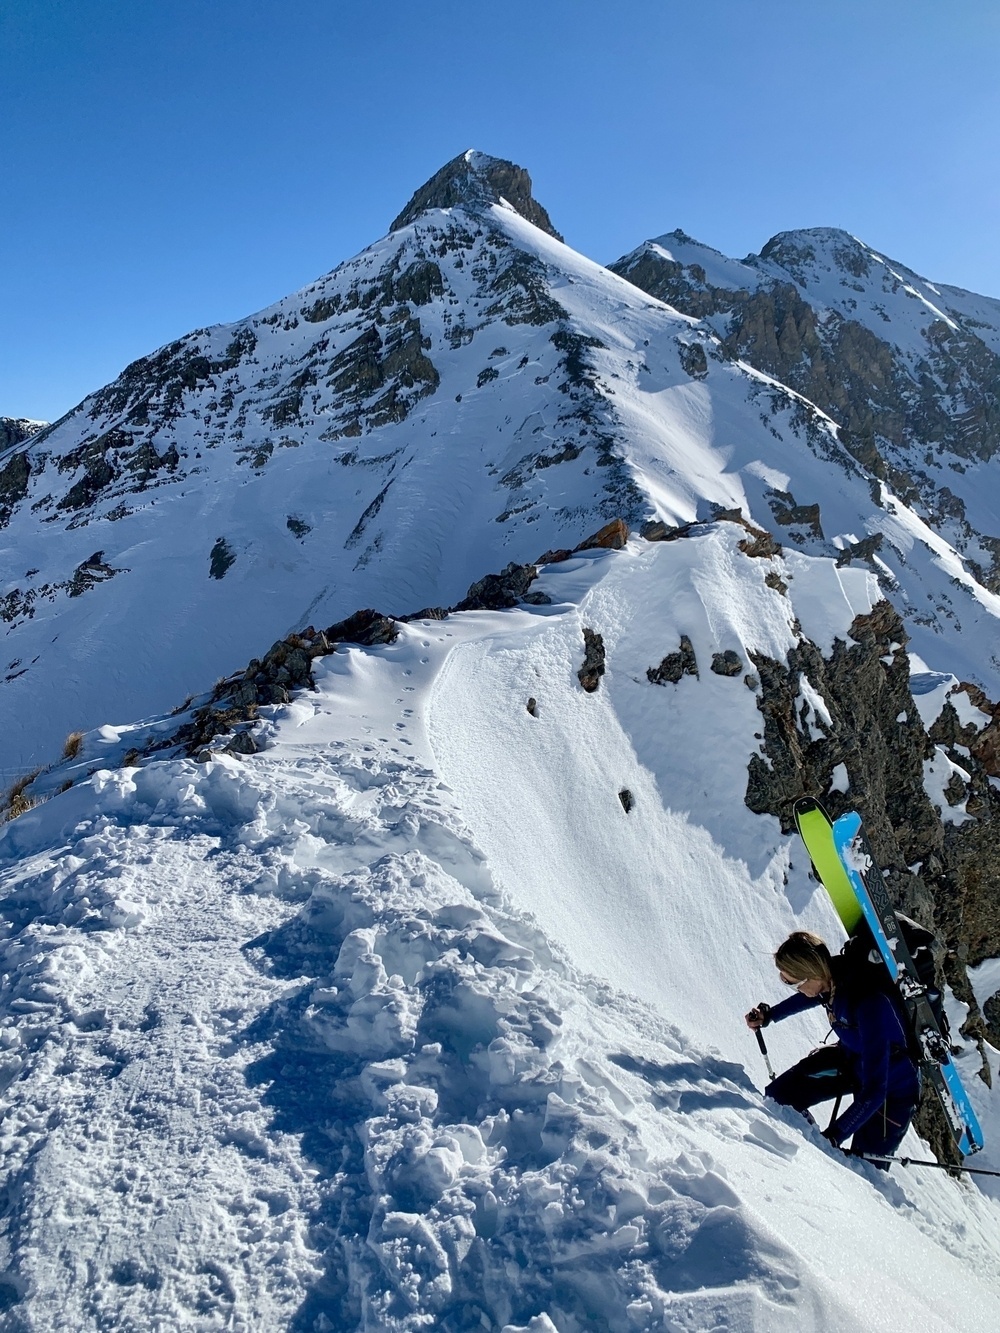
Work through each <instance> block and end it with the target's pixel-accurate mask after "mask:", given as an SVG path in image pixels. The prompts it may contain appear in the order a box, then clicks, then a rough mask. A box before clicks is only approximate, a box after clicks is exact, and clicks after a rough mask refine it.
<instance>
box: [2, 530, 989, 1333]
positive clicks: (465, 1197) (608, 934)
mask: <svg viewBox="0 0 1000 1333" xmlns="http://www.w3.org/2000/svg"><path fill="white" fill-rule="evenodd" d="M741 535H742V530H741V529H740V528H738V527H737V526H736V525H733V524H719V525H715V526H713V527H709V528H706V529H704V530H703V531H702V532H700V533H695V534H694V535H693V536H692V537H691V538H689V539H688V540H686V541H681V542H673V543H663V544H647V543H642V542H633V543H631V544H630V545H629V547H628V548H627V549H626V550H624V551H622V552H618V553H598V552H588V553H584V554H583V555H581V556H578V557H576V558H574V559H572V560H569V561H565V562H563V563H561V564H556V565H552V566H549V567H547V568H546V569H545V570H544V571H543V572H542V574H541V576H540V579H539V585H540V587H541V588H542V589H543V590H544V591H545V592H546V593H547V594H548V596H549V597H550V598H551V602H550V603H549V604H543V605H537V606H531V607H527V606H526V607H522V608H518V609H516V610H512V611H509V612H496V613H491V612H472V613H463V614H458V615H453V616H451V617H449V618H448V619H447V620H446V621H443V622H439V621H423V622H420V621H418V622H414V623H413V624H411V625H407V626H402V627H401V633H400V637H399V638H398V640H397V641H396V642H395V643H394V644H392V645H388V646H385V647H382V648H377V649H372V650H364V651H362V650H359V649H351V648H342V649H341V650H339V651H338V652H337V653H335V654H333V655H331V656H330V657H327V658H325V659H323V660H322V663H321V664H319V665H318V666H317V668H316V679H317V687H318V688H317V690H316V692H314V693H311V692H303V693H302V694H300V695H298V696H297V697H296V698H295V699H294V700H293V701H292V702H291V703H290V704H288V705H286V706H282V707H276V708H271V709H266V710H264V712H265V715H266V720H265V721H264V722H263V724H262V726H261V728H260V731H261V739H262V740H263V741H265V742H266V744H267V748H266V749H265V750H264V751H263V753H261V754H259V755H256V756H253V757H252V758H250V759H248V760H247V761H246V762H239V761H237V760H236V759H233V758H227V757H218V758H216V759H214V760H212V761H211V762H208V763H204V764H195V763H193V762H190V761H186V760H185V761H177V760H172V761H161V762H153V763H149V764H147V765H146V766H144V767H142V768H138V769H136V768H126V769H115V768H113V767H108V768H104V769H102V770H101V771H100V772H98V773H96V774H94V776H93V777H92V778H90V779H89V781H87V782H86V783H83V784H80V785H78V786H76V787H75V788H73V789H72V790H70V791H67V792H65V793H63V794H61V795H57V796H55V797H53V799H51V800H50V801H48V802H47V803H46V804H44V805H40V806H38V807H37V808H36V809H34V810H30V811H28V812H27V813H26V814H24V815H22V816H21V817H20V818H18V819H17V820H15V821H13V822H12V823H9V824H7V825H6V826H4V828H3V830H2V833H0V868H2V874H3V880H2V889H3V895H4V896H3V902H4V908H5V913H6V920H7V925H6V929H5V934H4V938H3V945H2V947H3V950H4V959H3V966H2V971H3V974H4V980H3V983H2V989H0V1003H2V1006H3V1012H4V1013H5V1014H6V1019H5V1025H4V1028H3V1033H2V1037H0V1041H2V1047H3V1052H4V1054H3V1069H4V1081H5V1083H6V1087H5V1091H4V1097H3V1100H4V1111H5V1116H4V1120H3V1146H4V1150H5V1154H6V1156H7V1160H8V1162H9V1164H10V1177H9V1183H8V1191H9V1193H8V1198H10V1199H12V1200H16V1204H17V1206H16V1207H15V1208H13V1209H11V1210H9V1211H8V1213H7V1215H6V1220H5V1226H6V1228H7V1229H6V1232H5V1234H4V1238H3V1243H4V1246H5V1247H6V1249H5V1255H4V1258H5V1264H4V1269H5V1276H4V1282H5V1284H6V1285H5V1287H4V1289H3V1290H4V1299H5V1301H6V1302H7V1311H6V1314H5V1316H4V1318H5V1321H6V1326H7V1327H9V1328H11V1329H12V1330H42V1329H45V1330H54V1329H67V1330H69V1329H73V1330H83V1329H91V1328H93V1329H96V1328H107V1327H122V1328H125V1327H143V1328H146V1327H150V1328H151V1327H185V1326H187V1327H197V1328H203V1329H211V1328H228V1329H237V1330H240V1329H245V1330H256V1329H261V1328H295V1329H302V1330H305V1329H315V1330H324V1329H325V1330H330V1329H332V1328H336V1329H344V1330H348V1329H355V1328H357V1329H364V1330H370V1331H371V1333H375V1331H376V1330H379V1333H381V1331H382V1330H406V1331H407V1333H409V1331H410V1330H417V1329H419V1328H427V1327H434V1328H440V1329H442V1330H449V1331H453V1333H459V1331H460V1330H465V1329H469V1328H477V1327H481V1328H487V1329H492V1330H496V1331H497V1333H500V1331H501V1330H504V1329H506V1330H508V1333H513V1331H514V1330H521V1329H527V1328H531V1329H532V1331H533V1333H549V1330H551V1329H553V1328H554V1329H557V1330H559V1333H583V1331H584V1330H588V1329H593V1328H607V1329H609V1330H613V1331H614V1333H625V1331H626V1330H628V1331H629V1333H631V1331H632V1330H636V1329H638V1330H650V1333H652V1330H661V1329H667V1328H669V1329H676V1330H690V1331H691V1333H694V1330H702V1329H706V1328H719V1329H730V1330H734V1331H735V1330H750V1329H760V1330H782V1329H786V1328H787V1329H789V1330H792V1329H795V1330H827V1329H836V1330H838V1333H840V1331H841V1330H847V1331H848V1333H852V1331H854V1330H857V1333H862V1330H864V1333H869V1331H870V1330H885V1331H886V1333H895V1330H897V1329H899V1328H900V1327H920V1328H926V1329H929V1330H942V1333H944V1331H945V1330H951V1329H954V1328H956V1327H961V1328H962V1329H963V1330H970V1331H972V1330H979V1329H982V1330H987V1329H992V1328H994V1327H996V1325H997V1322H998V1320H1000V1282H998V1281H997V1279H996V1276H995V1275H996V1272H997V1263H996V1260H997V1239H996V1238H997V1235H998V1230H997V1206H998V1205H997V1202H996V1200H995V1199H994V1198H992V1197H990V1196H989V1195H988V1194H987V1193H984V1192H982V1191H981V1190H979V1189H978V1188H973V1187H970V1186H962V1185H959V1184H956V1183H955V1182H953V1181H950V1180H948V1179H947V1178H942V1176H941V1174H940V1173H936V1172H934V1173H927V1174H926V1176H924V1177H920V1176H918V1175H917V1174H916V1173H910V1174H907V1175H899V1176H897V1174H896V1173H894V1174H893V1175H892V1176H891V1177H887V1176H884V1175H881V1174H879V1173H877V1172H874V1171H873V1170H871V1169H870V1168H868V1167H865V1166H862V1165H859V1164H848V1163H846V1162H845V1161H844V1159H842V1158H840V1157H839V1156H838V1155H837V1154H835V1153H833V1152H832V1151H831V1150H830V1149H829V1148H828V1147H827V1146H826V1145H825V1144H824V1143H823V1142H822V1140H821V1139H819V1138H818V1136H816V1135H815V1134H813V1133H811V1132H810V1131H808V1130H807V1129H806V1127H805V1125H804V1123H803V1122H802V1120H801V1119H800V1118H798V1117H796V1116H794V1115H792V1114H790V1113H784V1112H781V1111H778V1110H776V1109H775V1108H774V1107H773V1106H769V1105H767V1104H765V1102H764V1100H763V1098H762V1096H761V1094H760V1092H759V1087H760V1086H761V1075H762V1072H763V1071H762V1070H761V1069H760V1068H759V1061H758V1058H757V1055H756V1048H755V1046H754V1045H753V1043H752V1041H751V1040H750V1039H749V1038H748V1035H747V1033H746V1030H745V1028H744V1027H743V1026H742V1020H741V1014H742V1012H743V1010H744V1009H746V1008H747V1007H749V1004H750V1003H752V1002H753V1001H755V1000H756V999H758V998H760V997H763V996H766V995H771V994H773V991H774V986H775V983H774V975H773V967H772V965H771V962H770V950H771V949H772V948H773V947H774V942H775V940H776V939H778V938H780V937H781V934H782V933H783V932H785V931H787V930H788V929H791V928H795V927H797V926H803V927H808V928H813V929H819V930H820V931H822V932H824V933H826V934H827V936H828V937H829V938H831V939H832V938H835V934H834V931H835V926H834V922H833V914H832V909H831V908H830V907H829V905H828V904H827V903H826V902H825V899H824V898H823V896H822V895H821V894H819V893H817V892H816V890H815V885H814V884H813V883H812V882H811V881H810V880H809V878H808V876H807V868H806V865H805V857H804V856H802V855H801V854H800V853H799V851H798V848H797V846H792V844H791V843H790V841H789V839H787V838H783V837H782V836H781V834H780V831H779V829H778V826H777V822H776V821H775V820H772V819H770V818H761V817H758V816H753V815H751V814H750V812H749V811H748V810H747V809H746V807H745V806H744V805H743V801H742V795H743V788H744V787H745V783H746V764H747V759H748V756H749V755H750V754H751V753H752V752H754V751H755V750H756V748H757V741H756V737H755V728H756V727H757V726H758V725H759V714H758V713H757V710H756V707H755V704H754V698H753V694H752V692H751V691H750V690H749V689H747V688H746V687H745V685H744V683H743V680H742V677H741V676H735V677H724V676H721V675H717V674H714V673H713V672H711V671H708V670H707V669H705V664H707V662H709V661H710V660H711V658H712V654H713V653H716V652H724V651H727V650H729V651H732V652H735V653H736V654H738V655H739V656H740V658H741V659H742V660H743V662H744V664H746V663H747V657H748V654H749V653H750V652H751V651H759V652H767V653H769V654H772V655H774V656H776V657H780V656H782V655H783V653H784V651H786V650H787V648H788V647H790V646H791V645H792V644H793V643H794V642H795V640H796V636H797V635H798V633H799V632H800V631H799V629H798V627H797V625H796V623H795V622H796V616H798V619H799V621H800V622H801V624H802V626H803V628H804V630H805V631H806V632H807V633H809V634H811V635H814V636H815V637H816V638H817V640H818V641H823V640H827V639H831V638H832V637H833V636H835V635H838V634H839V635H842V634H843V633H844V632H845V630H846V628H847V626H848V625H849V624H850V623H851V621H852V619H853V618H854V616H855V615H856V614H858V613H859V612H862V613H863V612H865V611H867V610H868V609H869V608H870V607H871V605H872V603H873V601H874V600H876V599H877V597H878V595H879V593H878V588H877V584H876V582H875V580H874V578H873V577H872V576H871V575H869V574H867V573H866V572H864V571H861V570H855V569H841V570H837V569H836V568H835V567H834V565H833V564H832V563H831V562H829V561H815V560H810V559H808V558H807V557H804V556H794V557H792V558H791V559H789V560H786V561H785V562H784V567H783V572H784V573H785V574H786V576H787V574H788V573H789V572H791V573H792V576H793V577H792V580H791V583H790V598H791V600H789V598H788V597H785V596H784V595H782V594H781V593H780V592H779V591H777V590H776V589H775V588H774V587H772V586H770V585H769V584H768V583H767V582H766V581H765V574H766V572H767V570H766V569H765V568H764V565H765V564H766V563H767V562H762V561H760V560H755V559H751V558H749V557H748V556H747V555H746V554H745V553H744V552H742V551H741V550H740V548H739V545H738V541H739V539H740V537H741ZM584 625H586V626H592V627H594V628H595V629H596V630H597V631H598V632H600V633H601V634H602V635H603V636H604V640H605V644H606V646H607V650H608V671H607V674H606V676H605V678H604V680H603V682H602V684H601V687H600V689H599V690H598V692H597V693H596V694H593V695H588V694H585V693H584V692H583V691H582V690H581V689H580V687H579V684H578V682H577V679H576V672H577V669H578V667H579V664H580V660H581V658H582V651H583V647H582V645H583V639H582V633H581V630H582V627H583V626H584ZM681 633H684V634H687V635H688V636H689V637H690V639H691V642H692V645H693V650H694V652H695V654H696V656H697V658H698V661H699V662H700V663H701V664H702V670H701V671H700V673H699V675H698V676H697V677H695V676H692V675H685V676H684V677H683V678H682V679H681V680H680V681H679V682H678V683H677V684H676V685H672V686H667V687H660V686H656V685H654V684H651V683H650V682H649V680H648V679H646V676H645V672H646V668H647V667H649V666H650V665H651V664H652V663H651V661H650V658H649V650H650V643H651V641H653V640H655V641H656V651H660V644H661V643H662V649H663V651H665V650H666V649H668V648H670V647H672V646H674V645H676V642H677V638H678V635H679V634H681ZM529 695H530V696H532V697H533V698H534V699H535V701H536V707H535V710H534V714H532V713H529V711H528V710H527V708H526V706H525V703H526V699H527V697H528V696H529ZM814 708H815V705H814ZM99 743H103V744H104V745H105V747H106V749H107V751H108V752H109V753H113V749H112V741H111V738H110V737H108V736H105V737H103V738H101V737H97V736H95V737H86V738H84V742H83V744H84V747H85V748H86V747H87V746H90V745H97V744H99ZM127 743H128V735H127V733H125V732H123V733H122V735H121V748H122V750H124V748H125V746H126V745H127ZM625 786H627V787H628V788H629V790H630V791H631V793H632V795H633V797H634V804H633V806H632V809H631V811H630V812H629V813H626V812H625V810H624V808H623V805H622V802H621V800H620V798H619V791H620V789H621V788H623V787H625ZM957 1027H958V1024H957V1023H956V1026H955V1030H956V1031H957ZM821 1031H822V1029H821V1026H820V1025H819V1023H818V1021H816V1020H813V1021H812V1022H811V1023H810V1022H808V1021H806V1020H802V1022H801V1023H800V1024H792V1023H789V1024H786V1025H783V1027H782V1028H778V1029H771V1030H769V1034H768V1035H769V1044H770V1045H771V1049H772V1054H773V1057H774V1058H775V1061H776V1062H779V1061H782V1062H788V1061H790V1060H791V1059H792V1058H795V1057H796V1056H797V1055H800V1054H802V1053H803V1051H804V1050H805V1049H806V1047H807V1046H808V1044H809V1042H810V1039H812V1040H814V1041H815V1040H816V1039H818V1037H819V1035H820V1033H821ZM772 1032H773V1036H772V1035H771V1034H772ZM990 1060H991V1065H992V1067H993V1068H994V1069H996V1065H997V1061H996V1056H995V1054H993V1053H991V1055H990ZM967 1065H968V1066H969V1067H968V1068H966V1069H964V1070H963V1072H964V1073H965V1077H966V1079H967V1082H968V1083H969V1084H970V1086H971V1087H972V1088H973V1089H974V1095H975V1096H976V1097H977V1104H978V1105H979V1106H980V1108H981V1110H982V1112H983V1114H984V1119H985V1120H986V1123H987V1125H988V1126H989V1125H990V1122H991V1118H992V1120H994V1121H995V1118H996V1117H995V1115H994V1113H993V1112H992V1111H991V1109H990V1106H989V1103H988V1102H987V1101H986V1096H987V1094H986V1092H985V1089H983V1090H982V1092H981V1093H980V1092H979V1088H980V1087H982V1085H981V1084H979V1082H978V1080H976V1079H974V1077H973V1075H974V1069H975V1065H976V1057H975V1055H974V1053H970V1055H969V1058H968V1061H967ZM987 1137H988V1142H992V1140H993V1137H994V1136H993V1135H991V1133H990V1129H989V1128H988V1129H987ZM907 1149H908V1150H909V1151H912V1152H913V1153H914V1155H921V1151H920V1144H919V1142H918V1141H917V1140H916V1139H915V1138H913V1139H912V1140H908V1142H907ZM984 1156H985V1155H984ZM986 1164H992V1163H991V1161H990V1160H989V1159H988V1158H987V1162H986ZM928 1177H929V1178H928ZM817 1201H821V1203H820V1204H819V1205H818V1203H817ZM818 1208H819V1211H818ZM873 1255H878V1256H879V1262H878V1263H877V1264H873V1262H872V1256H873ZM845 1274H850V1281H845V1280H844V1275H845Z"/></svg>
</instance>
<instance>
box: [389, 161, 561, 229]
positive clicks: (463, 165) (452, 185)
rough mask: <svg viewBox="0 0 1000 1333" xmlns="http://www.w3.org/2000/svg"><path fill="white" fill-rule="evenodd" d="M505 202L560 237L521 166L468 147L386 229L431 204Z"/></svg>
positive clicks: (473, 205) (404, 223)
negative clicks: (534, 195)
mask: <svg viewBox="0 0 1000 1333" xmlns="http://www.w3.org/2000/svg"><path fill="white" fill-rule="evenodd" d="M501 203H504V204H508V205H509V206H510V207H511V208H512V209H513V210H514V211H515V212H516V213H520V215H521V217H523V218H526V219H527V220H528V221H529V222H531V223H534V225H535V226H536V227H539V228H541V230H542V231H545V232H548V234H549V235H550V236H554V237H555V238H556V240H557V241H561V240H562V239H563V238H562V236H560V234H559V232H557V231H556V229H555V227H553V225H552V221H551V219H550V218H549V215H548V213H547V212H546V211H545V209H544V208H543V207H542V206H541V204H540V203H538V201H537V200H536V199H535V198H533V197H532V193H531V177H530V176H529V175H528V173H527V171H525V169H524V167H519V166H517V165H516V164H515V163H513V162H508V161H506V159H504V158H501V157H490V156H489V154H488V153H478V152H476V150H475V149H473V148H470V149H469V150H468V152H465V153H460V154H459V155H458V157H455V158H452V160H451V161H450V162H447V163H445V165H444V166H443V167H442V168H441V170H440V171H438V172H436V173H435V174H434V175H433V176H432V177H431V178H430V180H429V181H427V182H425V184H423V185H421V187H420V189H419V190H417V191H416V193H415V194H414V195H413V197H412V198H411V199H410V202H409V203H408V204H407V205H406V207H405V208H404V209H403V211H402V213H400V215H399V216H398V217H397V218H396V219H395V220H394V221H393V223H392V226H391V227H390V231H396V230H398V229H399V228H400V227H405V226H408V225H409V223H411V222H413V221H414V219H415V218H417V217H419V216H420V214H421V213H424V212H426V211H427V210H428V209H431V208H457V207H460V206H462V207H466V208H485V207H488V206H489V205H490V204H501Z"/></svg>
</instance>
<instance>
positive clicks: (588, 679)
mask: <svg viewBox="0 0 1000 1333" xmlns="http://www.w3.org/2000/svg"><path fill="white" fill-rule="evenodd" d="M583 647H584V658H583V666H581V668H580V670H579V671H578V672H577V673H576V675H577V679H578V680H579V682H580V684H581V685H582V686H583V688H584V689H585V690H586V692H587V693H588V694H593V693H594V691H595V690H596V689H597V687H598V686H599V685H600V683H601V677H602V676H603V675H604V672H605V670H606V669H607V668H606V665H605V649H604V637H603V635H601V634H598V633H597V632H596V631H595V630H592V629H591V628H590V626H589V625H584V627H583Z"/></svg>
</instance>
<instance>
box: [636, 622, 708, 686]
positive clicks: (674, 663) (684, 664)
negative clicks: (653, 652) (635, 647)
mask: <svg viewBox="0 0 1000 1333" xmlns="http://www.w3.org/2000/svg"><path fill="white" fill-rule="evenodd" d="M697 674H698V662H697V659H696V658H695V655H694V647H693V645H692V643H691V640H690V639H689V638H688V636H687V635H686V634H682V635H681V646H680V648H679V649H678V651H677V652H676V653H667V655H666V657H665V658H664V659H663V661H662V662H661V663H660V665H659V666H655V667H649V668H648V669H647V671H646V678H647V680H649V681H650V682H651V683H652V684H653V685H676V684H677V682H678V681H679V680H680V678H681V677H682V676H697Z"/></svg>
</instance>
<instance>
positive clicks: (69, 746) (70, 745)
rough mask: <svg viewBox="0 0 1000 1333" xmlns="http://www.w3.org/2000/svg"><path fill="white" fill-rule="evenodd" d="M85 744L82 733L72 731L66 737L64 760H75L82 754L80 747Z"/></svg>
mask: <svg viewBox="0 0 1000 1333" xmlns="http://www.w3.org/2000/svg"><path fill="white" fill-rule="evenodd" d="M82 742H83V732H82V731H71V732H70V733H69V735H68V736H67V737H66V743H65V745H64V746H63V758H64V759H75V758H76V757H77V755H78V754H79V753H80V745H81V744H82Z"/></svg>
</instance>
